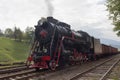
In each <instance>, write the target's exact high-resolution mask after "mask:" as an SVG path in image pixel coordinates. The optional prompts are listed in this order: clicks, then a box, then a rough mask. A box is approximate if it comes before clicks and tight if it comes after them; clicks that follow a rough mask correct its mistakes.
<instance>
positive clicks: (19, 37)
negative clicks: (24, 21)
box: [14, 27, 23, 41]
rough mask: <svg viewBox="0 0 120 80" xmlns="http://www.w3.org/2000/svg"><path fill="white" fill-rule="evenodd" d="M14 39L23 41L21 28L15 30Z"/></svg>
mask: <svg viewBox="0 0 120 80" xmlns="http://www.w3.org/2000/svg"><path fill="white" fill-rule="evenodd" d="M14 38H15V40H19V41H22V38H23V32H22V31H21V30H20V28H17V27H15V28H14Z"/></svg>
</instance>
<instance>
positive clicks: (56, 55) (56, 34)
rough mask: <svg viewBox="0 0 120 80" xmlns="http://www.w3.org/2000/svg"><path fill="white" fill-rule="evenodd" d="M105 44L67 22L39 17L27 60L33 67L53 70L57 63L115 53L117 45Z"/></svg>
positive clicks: (70, 62)
mask: <svg viewBox="0 0 120 80" xmlns="http://www.w3.org/2000/svg"><path fill="white" fill-rule="evenodd" d="M106 46H107V45H105V44H101V43H100V40H99V39H96V38H94V37H92V36H90V35H89V34H88V33H86V32H84V31H80V30H79V31H74V30H71V27H70V25H68V24H66V23H64V22H60V21H58V20H56V19H54V18H53V17H47V18H42V19H40V20H39V21H38V24H37V25H36V26H35V34H34V41H33V44H32V47H31V50H30V55H29V57H28V59H27V63H28V64H29V66H30V67H33V68H35V69H36V70H39V69H40V68H46V69H48V68H49V69H51V70H55V69H56V67H57V66H64V65H66V64H69V65H72V64H76V63H82V62H84V61H87V60H95V59H96V58H98V57H100V56H104V55H110V54H115V53H117V48H114V47H111V46H107V47H106Z"/></svg>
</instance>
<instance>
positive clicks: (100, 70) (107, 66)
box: [70, 56, 120, 80]
mask: <svg viewBox="0 0 120 80" xmlns="http://www.w3.org/2000/svg"><path fill="white" fill-rule="evenodd" d="M119 57H120V56H116V58H112V59H109V60H107V61H105V62H103V63H101V64H98V65H96V66H94V67H92V68H90V69H88V70H86V71H84V72H82V73H79V74H77V75H75V76H73V77H72V78H71V79H70V80H105V79H106V77H107V76H108V74H109V73H110V71H111V70H112V69H113V68H114V67H115V65H116V64H117V63H118V62H119V61H120V58H119Z"/></svg>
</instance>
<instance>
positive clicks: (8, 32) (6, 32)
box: [5, 28, 13, 38]
mask: <svg viewBox="0 0 120 80" xmlns="http://www.w3.org/2000/svg"><path fill="white" fill-rule="evenodd" d="M5 36H6V37H9V38H12V37H13V31H12V29H11V28H7V29H6V30H5Z"/></svg>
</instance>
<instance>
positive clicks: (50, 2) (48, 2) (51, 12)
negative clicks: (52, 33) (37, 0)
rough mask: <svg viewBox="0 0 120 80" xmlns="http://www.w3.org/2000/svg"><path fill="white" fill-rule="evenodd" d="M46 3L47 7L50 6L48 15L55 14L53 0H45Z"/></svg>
mask: <svg viewBox="0 0 120 80" xmlns="http://www.w3.org/2000/svg"><path fill="white" fill-rule="evenodd" d="M45 3H46V5H47V8H48V16H53V11H54V8H53V5H52V0H45Z"/></svg>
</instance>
